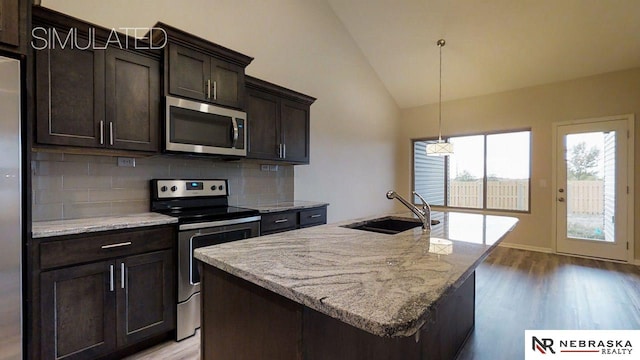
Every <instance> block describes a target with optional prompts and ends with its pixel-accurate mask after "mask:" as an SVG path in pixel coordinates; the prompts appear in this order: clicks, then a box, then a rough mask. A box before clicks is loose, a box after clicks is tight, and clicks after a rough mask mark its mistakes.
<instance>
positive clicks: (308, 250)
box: [195, 212, 518, 337]
mask: <svg viewBox="0 0 640 360" xmlns="http://www.w3.org/2000/svg"><path fill="white" fill-rule="evenodd" d="M394 215H398V214H394ZM401 216H403V217H410V213H406V214H402V215H401ZM373 218H377V217H371V218H370V219H373ZM432 219H438V220H440V221H441V223H440V224H438V225H435V226H433V230H431V232H430V233H423V232H422V229H421V228H420V227H417V228H414V229H412V230H407V231H404V232H402V233H399V234H396V235H386V234H379V233H374V232H369V231H363V230H356V229H349V228H345V227H342V226H341V225H346V224H351V223H354V222H361V221H364V220H366V219H357V220H352V221H346V222H342V223H338V224H329V225H322V226H316V227H311V228H306V229H300V230H294V231H289V232H285V233H279V234H274V235H269V236H262V237H257V238H251V239H246V240H241V241H236V242H232V243H226V244H220V245H215V246H210V247H205V248H200V249H196V251H195V257H196V258H197V259H199V260H202V261H203V262H205V263H207V264H209V265H212V266H215V267H216V268H219V269H221V270H223V271H226V272H228V273H230V274H232V275H235V276H238V277H240V278H242V279H245V280H247V281H250V282H252V283H254V284H256V285H258V286H261V287H263V288H265V289H268V290H271V291H273V292H275V293H277V294H279V295H282V296H284V297H286V298H288V299H290V300H293V301H295V302H297V303H300V304H302V305H305V306H307V307H309V308H312V309H314V310H317V311H319V312H321V313H323V314H326V315H328V316H331V317H333V318H335V319H338V320H340V321H343V322H345V323H348V324H350V325H353V326H355V327H357V328H359V329H362V330H364V331H367V332H369V333H372V334H374V335H378V336H385V337H400V336H411V335H413V334H415V332H416V331H417V330H419V329H420V328H421V327H422V326H423V325H424V324H425V323H426V322H427V321H428V320H429V318H430V317H431V312H432V311H434V308H435V307H436V305H435V304H436V301H437V300H438V299H440V298H441V297H442V296H443V295H447V294H448V293H449V292H451V291H453V290H454V289H456V288H457V287H458V286H459V285H461V284H462V282H463V281H464V280H466V279H467V278H468V277H469V276H470V275H471V273H472V272H473V271H475V268H476V267H477V266H478V265H479V264H480V263H481V262H482V261H483V260H484V259H485V258H486V257H487V256H488V255H489V253H490V252H491V250H492V249H493V248H494V247H495V246H497V244H498V243H499V242H500V241H501V240H502V239H503V238H504V236H505V235H506V234H507V233H508V232H509V231H511V230H512V229H513V227H514V226H515V225H516V223H517V222H518V219H516V218H513V217H505V216H492V215H480V214H467V213H456V212H444V213H443V212H433V214H432ZM443 239H445V241H442V240H443ZM446 239H448V240H450V241H451V242H450V243H449V245H451V246H447V245H446V244H447V241H446ZM438 243H444V245H443V244H438Z"/></svg>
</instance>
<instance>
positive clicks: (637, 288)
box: [458, 248, 640, 360]
mask: <svg viewBox="0 0 640 360" xmlns="http://www.w3.org/2000/svg"><path fill="white" fill-rule="evenodd" d="M476 280H477V283H476V327H475V330H474V332H473V334H472V335H471V337H470V338H469V339H468V340H467V343H466V344H465V347H464V348H463V350H462V352H461V353H460V356H459V357H458V359H459V360H467V359H479V360H482V359H492V360H493V359H524V330H525V329H531V330H533V329H549V330H550V329H554V330H555V329H557V330H565V329H566V330H572V329H576V330H597V329H620V330H623V329H640V267H638V266H633V265H625V264H619V263H612V262H605V261H599V260H591V259H583V258H577V257H569V256H561V255H553V254H544V253H537V252H530V251H523V250H514V249H507V248H498V249H496V251H494V252H493V253H492V254H491V256H490V257H489V258H487V260H486V261H485V262H484V263H483V264H482V265H481V266H480V267H479V268H478V270H477V272H476Z"/></svg>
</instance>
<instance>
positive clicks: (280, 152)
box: [278, 144, 282, 159]
mask: <svg viewBox="0 0 640 360" xmlns="http://www.w3.org/2000/svg"><path fill="white" fill-rule="evenodd" d="M278 145H279V149H278V157H279V158H280V159H282V144H278Z"/></svg>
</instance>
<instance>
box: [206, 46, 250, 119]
mask: <svg viewBox="0 0 640 360" xmlns="http://www.w3.org/2000/svg"><path fill="white" fill-rule="evenodd" d="M211 81H212V84H211V86H212V90H211V91H212V93H211V99H210V101H212V102H215V103H216V104H220V105H224V106H231V107H235V108H243V105H244V68H243V67H241V66H238V65H234V64H229V63H226V62H224V61H220V60H217V59H214V58H211Z"/></svg>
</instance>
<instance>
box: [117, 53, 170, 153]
mask: <svg viewBox="0 0 640 360" xmlns="http://www.w3.org/2000/svg"><path fill="white" fill-rule="evenodd" d="M106 57H107V58H106V66H107V67H106V104H107V106H106V120H105V122H106V123H107V125H106V126H107V127H108V129H109V136H108V138H109V140H110V142H109V144H107V147H113V148H117V149H123V150H142V151H157V150H158V147H159V143H158V142H159V134H158V128H159V125H160V113H161V112H160V63H159V62H158V61H157V60H155V59H152V58H148V57H146V56H141V55H138V54H135V53H132V52H129V51H123V50H120V49H117V48H109V49H107V53H106Z"/></svg>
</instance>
